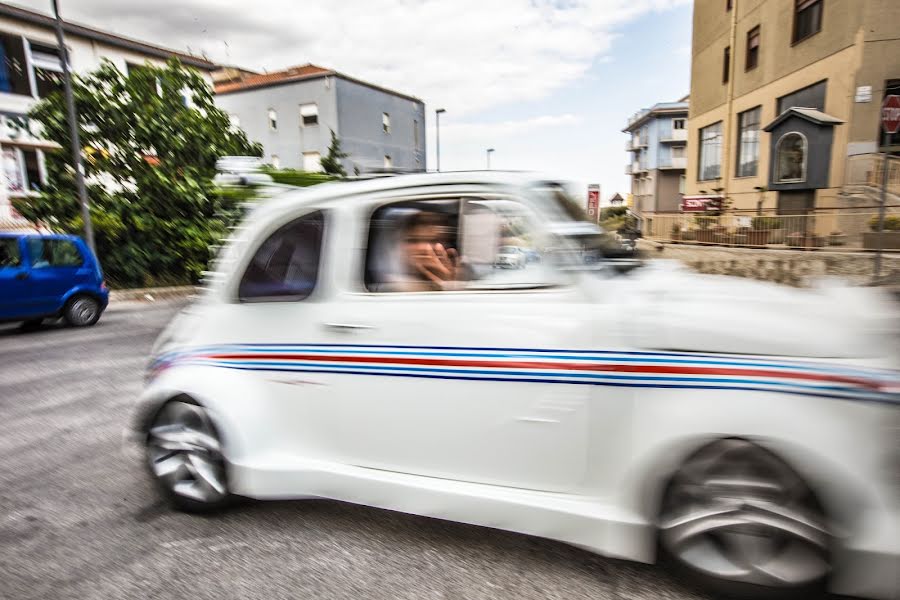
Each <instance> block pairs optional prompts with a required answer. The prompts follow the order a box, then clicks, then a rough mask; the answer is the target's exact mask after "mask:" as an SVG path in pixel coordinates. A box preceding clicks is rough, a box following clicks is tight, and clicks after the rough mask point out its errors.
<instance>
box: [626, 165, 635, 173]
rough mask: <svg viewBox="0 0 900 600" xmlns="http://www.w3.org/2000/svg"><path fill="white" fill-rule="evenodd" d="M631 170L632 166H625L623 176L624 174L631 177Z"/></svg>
mask: <svg viewBox="0 0 900 600" xmlns="http://www.w3.org/2000/svg"><path fill="white" fill-rule="evenodd" d="M633 168H634V165H630V164H628V165H625V174H626V175H631V173H632V169H633Z"/></svg>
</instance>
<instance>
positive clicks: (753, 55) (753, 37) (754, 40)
mask: <svg viewBox="0 0 900 600" xmlns="http://www.w3.org/2000/svg"><path fill="white" fill-rule="evenodd" d="M758 64H759V25H757V26H756V27H754V28H753V29H751V30H750V31H748V32H747V60H746V61H745V63H744V70H745V71H752V70H753V69H755V68H756V66H757V65H758Z"/></svg>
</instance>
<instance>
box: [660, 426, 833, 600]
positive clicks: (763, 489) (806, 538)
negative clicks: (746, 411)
mask: <svg viewBox="0 0 900 600" xmlns="http://www.w3.org/2000/svg"><path fill="white" fill-rule="evenodd" d="M827 523H828V521H827V518H826V515H825V513H824V511H823V510H822V507H821V504H820V503H819V501H818V500H817V499H816V497H815V495H814V494H813V492H812V490H811V489H810V488H809V487H808V486H807V485H806V483H805V482H804V481H803V479H802V478H801V477H800V475H799V474H798V473H797V472H796V471H794V470H793V469H792V468H791V467H790V466H788V465H787V464H786V463H784V462H783V461H781V460H780V459H779V458H778V457H776V456H775V455H774V454H772V453H771V452H769V451H768V450H765V449H764V448H762V447H760V446H758V445H756V444H753V443H751V442H748V441H746V440H740V439H724V440H720V441H718V442H714V443H712V444H710V445H708V446H706V447H704V448H702V449H701V450H699V451H698V452H696V453H694V454H693V455H692V456H691V457H690V458H688V460H687V461H686V462H685V464H684V465H683V466H682V467H681V469H679V471H678V472H677V473H676V474H675V475H674V476H673V477H672V479H671V480H670V482H669V484H668V485H667V486H666V490H665V492H664V495H663V500H662V505H661V508H660V513H659V523H658V525H659V538H658V539H659V546H660V552H661V558H662V562H664V563H666V564H667V566H669V567H670V568H671V569H672V570H673V571H674V572H675V573H676V575H679V576H681V577H682V578H684V579H686V580H688V581H690V582H691V583H693V584H694V585H696V586H697V587H701V588H705V589H707V590H709V591H711V592H713V593H715V594H718V595H720V596H726V597H730V598H765V599H769V600H774V599H779V600H780V599H795V598H797V599H799V598H818V597H820V596H821V595H822V594H823V593H824V592H825V589H826V583H827V579H828V577H829V575H830V572H831V560H832V559H831V536H830V533H829V530H828V526H827Z"/></svg>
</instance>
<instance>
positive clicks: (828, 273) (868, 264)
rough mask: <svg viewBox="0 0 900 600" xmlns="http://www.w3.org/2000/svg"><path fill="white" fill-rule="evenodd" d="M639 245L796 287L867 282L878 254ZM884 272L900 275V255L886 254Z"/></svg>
mask: <svg viewBox="0 0 900 600" xmlns="http://www.w3.org/2000/svg"><path fill="white" fill-rule="evenodd" d="M638 247H639V248H640V249H641V250H642V251H643V253H644V254H645V256H646V257H647V258H665V259H675V260H679V261H681V262H683V263H685V264H686V265H687V266H689V267H690V268H692V269H694V270H696V271H699V272H700V273H712V274H718V275H734V276H738V277H749V278H752V279H761V280H764V281H774V282H776V283H784V284H787V285H793V286H805V285H808V284H809V283H810V282H811V281H812V280H815V279H817V278H822V277H840V278H843V279H846V280H847V281H849V282H851V283H853V284H854V285H866V284H868V283H869V282H870V281H871V279H872V273H873V272H874V265H873V261H874V255H873V254H870V253H865V252H827V251H809V252H803V251H798V250H773V249H768V250H753V249H747V248H718V247H716V248H709V247H702V246H691V245H687V244H684V245H683V244H665V245H661V244H654V243H652V242H646V241H644V240H640V241H639V242H638ZM660 248H661V250H660ZM882 274H883V275H885V276H886V279H892V278H897V277H900V254H896V253H887V254H885V255H884V259H883V263H882Z"/></svg>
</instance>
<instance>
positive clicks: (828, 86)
mask: <svg viewBox="0 0 900 600" xmlns="http://www.w3.org/2000/svg"><path fill="white" fill-rule="evenodd" d="M693 21H694V23H693V27H694V29H693V58H692V66H691V93H690V98H691V102H690V118H689V121H688V148H689V152H688V160H687V173H686V176H687V180H686V190H685V192H686V195H695V196H701V199H703V198H702V197H703V196H710V197H716V196H718V197H722V198H725V199H727V201H728V202H729V203H730V205H731V207H732V208H734V209H759V208H762V209H765V210H773V211H774V210H778V211H779V212H781V213H785V214H789V213H794V212H801V211H805V210H810V209H812V208H817V209H821V208H839V207H844V206H852V205H854V202H856V203H857V204H856V205H858V204H859V202H860V199H858V198H857V199H854V198H852V197H851V196H849V195H848V194H844V193H841V192H842V189H843V187H844V185H845V183H846V182H847V174H848V165H852V164H854V163H853V160H854V159H853V158H850V157H853V156H855V155H865V154H867V153H874V152H877V151H878V147H879V139H880V138H881V129H880V120H879V117H880V106H881V102H882V99H883V98H884V96H885V95H886V94H887V93H895V94H900V0H697V1H696V2H695V4H694V19H693ZM795 107H803V108H805V109H812V110H792V109H793V108H795ZM889 143H890V144H891V150H893V151H894V152H895V153H896V152H897V151H898V150H900V135H895V136H893V139H891V140H889Z"/></svg>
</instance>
